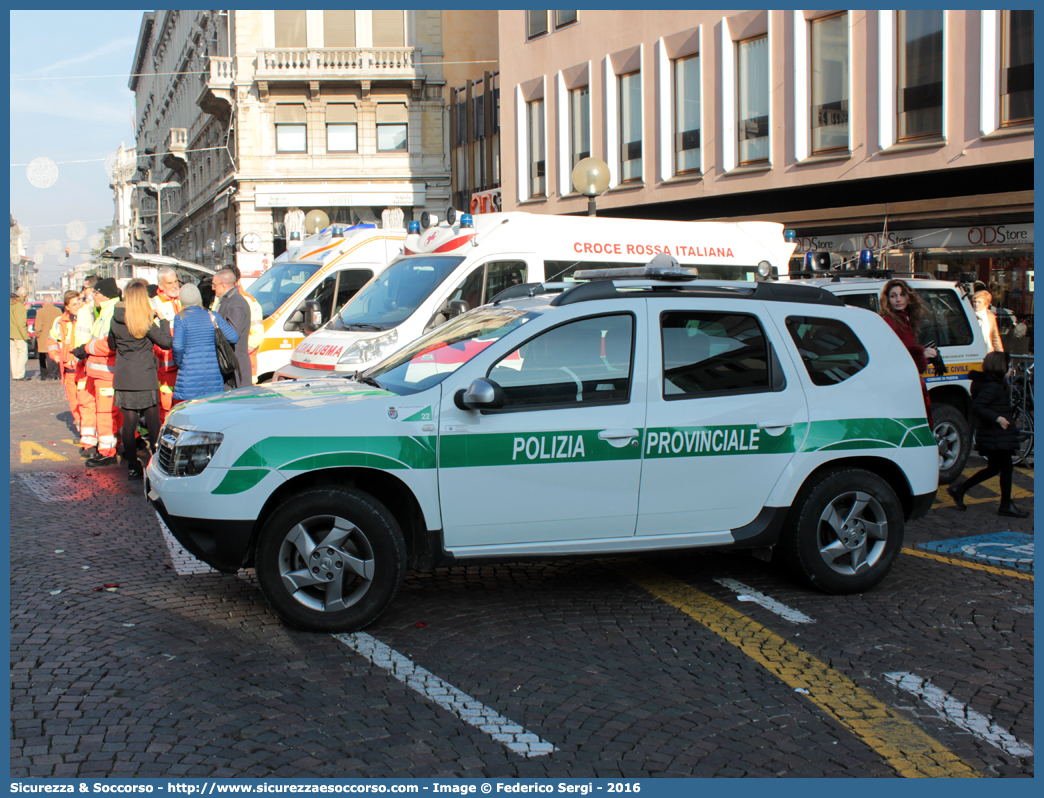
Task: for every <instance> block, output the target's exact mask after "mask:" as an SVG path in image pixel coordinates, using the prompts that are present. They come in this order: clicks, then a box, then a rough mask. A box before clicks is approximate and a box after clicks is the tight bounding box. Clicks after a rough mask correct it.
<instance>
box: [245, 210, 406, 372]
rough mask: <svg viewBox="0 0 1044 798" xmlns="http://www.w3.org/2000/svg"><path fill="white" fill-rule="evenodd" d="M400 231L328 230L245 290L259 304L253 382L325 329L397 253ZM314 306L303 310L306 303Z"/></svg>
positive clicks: (295, 248)
mask: <svg viewBox="0 0 1044 798" xmlns="http://www.w3.org/2000/svg"><path fill="white" fill-rule="evenodd" d="M405 240H406V231H405V230H403V229H401V228H399V229H384V230H380V229H378V228H377V227H376V226H374V225H355V226H352V227H343V226H340V225H331V226H329V227H327V228H326V229H325V230H321V231H320V232H319V233H317V234H315V235H313V236H309V237H308V238H306V239H304V241H302V242H301V243H300V245H299V246H292V247H291V249H290V250H288V251H287V252H285V253H283V254H282V255H280V256H279V257H278V258H276V261H275V264H274V265H273V266H272V268H271V269H269V270H268V271H267V272H265V273H264V274H262V275H261V276H260V277H258V278H257V279H256V280H254V281H253V282H252V283H250V285H249V286H247V288H246V291H247V293H249V294H250V295H251V296H252V297H254V299H256V300H257V301H258V303H259V304H260V305H261V314H262V318H263V319H264V329H265V333H264V339H263V340H262V342H261V345H260V347H259V349H258V353H257V378H258V382H265V381H267V380H269V379H271V378H272V375H273V373H274V372H275V371H276V370H277V369H279V368H280V367H281V366H284V365H286V364H287V363H289V361H290V354H291V353H292V352H293V351H294V347H296V346H297V345H298V344H299V343H300V342H301V341H302V340H304V337H305V336H306V335H307V334H308V333H310V332H312V331H313V330H315V329H317V328H318V327H319V326H321V325H322V324H325V323H326V322H327V321H329V320H330V318H331V317H333V315H334V314H335V313H336V312H337V311H338V310H339V309H340V308H341V307H343V306H344V304H345V303H346V302H347V301H348V300H350V299H351V298H352V297H353V296H355V294H356V292H357V291H359V289H360V288H362V287H363V286H364V285H366V284H367V283H368V282H370V281H371V280H372V279H373V278H374V277H375V276H376V275H378V274H380V273H381V272H383V271H384V269H385V268H387V266H388V264H389V263H391V262H392V261H393V260H394V259H395V258H396V257H398V256H399V255H401V254H402V251H403V250H402V248H403V242H404V241H405ZM311 302H314V303H316V304H315V305H307V304H306V303H311Z"/></svg>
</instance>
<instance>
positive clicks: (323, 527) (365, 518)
mask: <svg viewBox="0 0 1044 798" xmlns="http://www.w3.org/2000/svg"><path fill="white" fill-rule="evenodd" d="M255 565H256V568H257V580H258V582H259V584H260V585H261V592H262V593H264V595H265V598H266V599H268V602H269V604H271V605H272V607H273V609H275V611H276V612H277V613H279V616H280V617H281V618H282V619H283V620H284V621H286V622H287V623H289V624H290V625H291V626H296V627H297V628H299V629H304V630H306V631H309V632H355V631H358V630H359V629H362V628H363V627H365V626H368V625H369V624H371V623H373V622H374V621H375V620H377V618H378V617H379V616H380V614H381V613H382V612H384V610H385V609H387V607H388V605H389V604H391V601H392V599H393V598H395V595H396V593H398V592H399V587H400V586H401V585H402V580H403V578H404V577H405V575H406V544H405V542H404V540H403V536H402V532H401V531H400V529H399V525H398V524H397V523H396V522H395V519H394V517H393V516H392V514H391V513H390V512H388V510H387V508H385V507H384V505H382V504H381V503H380V502H378V501H377V500H376V499H375V498H373V497H372V496H370V495H369V494H367V493H363V492H361V491H356V490H348V489H344V488H314V489H312V490H306V491H304V492H303V493H300V494H298V495H297V496H294V497H293V498H291V499H289V500H288V501H286V502H285V503H284V504H283V505H281V506H280V507H279V508H278V509H276V511H275V512H274V513H273V514H272V516H271V517H270V518H269V519H268V521H267V522H266V523H265V525H264V527H263V528H262V530H261V534H260V536H259V537H258V541H257V552H256V555H255Z"/></svg>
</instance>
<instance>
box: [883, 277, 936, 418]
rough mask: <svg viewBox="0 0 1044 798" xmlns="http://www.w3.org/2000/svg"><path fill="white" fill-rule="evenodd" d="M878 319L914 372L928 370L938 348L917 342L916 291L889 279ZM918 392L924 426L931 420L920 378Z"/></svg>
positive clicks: (921, 316) (919, 311)
mask: <svg viewBox="0 0 1044 798" xmlns="http://www.w3.org/2000/svg"><path fill="white" fill-rule="evenodd" d="M880 308H881V318H883V319H884V320H885V322H886V323H887V324H888V326H889V327H891V328H892V330H893V331H894V332H895V334H896V335H898V336H899V340H900V341H902V342H903V346H905V347H906V351H907V352H909V353H910V357H912V358H913V362H914V363H915V364H916V365H917V373H918V374H922V375H923V374H924V373H925V372H926V371H927V370H928V361H929V360H931V359H932V358H933V357H936V356H937V355H938V354H939V350H938V349H935V348H934V347H931V346H921V345H920V344H919V343H917V333H918V331H919V330H920V329H921V322H922V321H923V319H924V309H923V307H922V305H921V298H920V297H919V296H917V292H916V291H913V290H911V288H910V286H908V285H907V284H906V283H905V282H904V281H902V280H889V281H888V282H887V283H885V285H884V288H882V289H881V300H880ZM921 393H922V394H923V395H924V411H925V414H926V415H927V418H928V426H929V427H932V428H934V427H935V424H934V423H932V402H931V400H930V399H929V398H928V384H927V383H926V382H925V381H924V377H923V376H922V377H921Z"/></svg>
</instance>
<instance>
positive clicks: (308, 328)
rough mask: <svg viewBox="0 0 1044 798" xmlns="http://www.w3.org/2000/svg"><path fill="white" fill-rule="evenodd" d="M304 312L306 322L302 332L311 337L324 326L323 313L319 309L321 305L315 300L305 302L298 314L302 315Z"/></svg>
mask: <svg viewBox="0 0 1044 798" xmlns="http://www.w3.org/2000/svg"><path fill="white" fill-rule="evenodd" d="M302 311H303V312H304V322H303V324H302V325H301V330H302V332H304V334H305V335H311V334H312V333H314V332H315V331H316V330H318V329H319V328H320V327H322V326H323V311H322V308H320V307H319V303H318V302H316V301H315V300H314V299H309V300H308V301H307V302H305V303H304V304H303V305H302V306H301V308H300V309H298V311H297V312H298V313H301V312H302ZM295 315H296V314H295Z"/></svg>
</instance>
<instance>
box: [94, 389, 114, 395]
mask: <svg viewBox="0 0 1044 798" xmlns="http://www.w3.org/2000/svg"><path fill="white" fill-rule="evenodd" d="M98 393H100V394H101V395H102V396H112V395H113V394H115V393H116V389H115V388H99V389H98Z"/></svg>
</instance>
